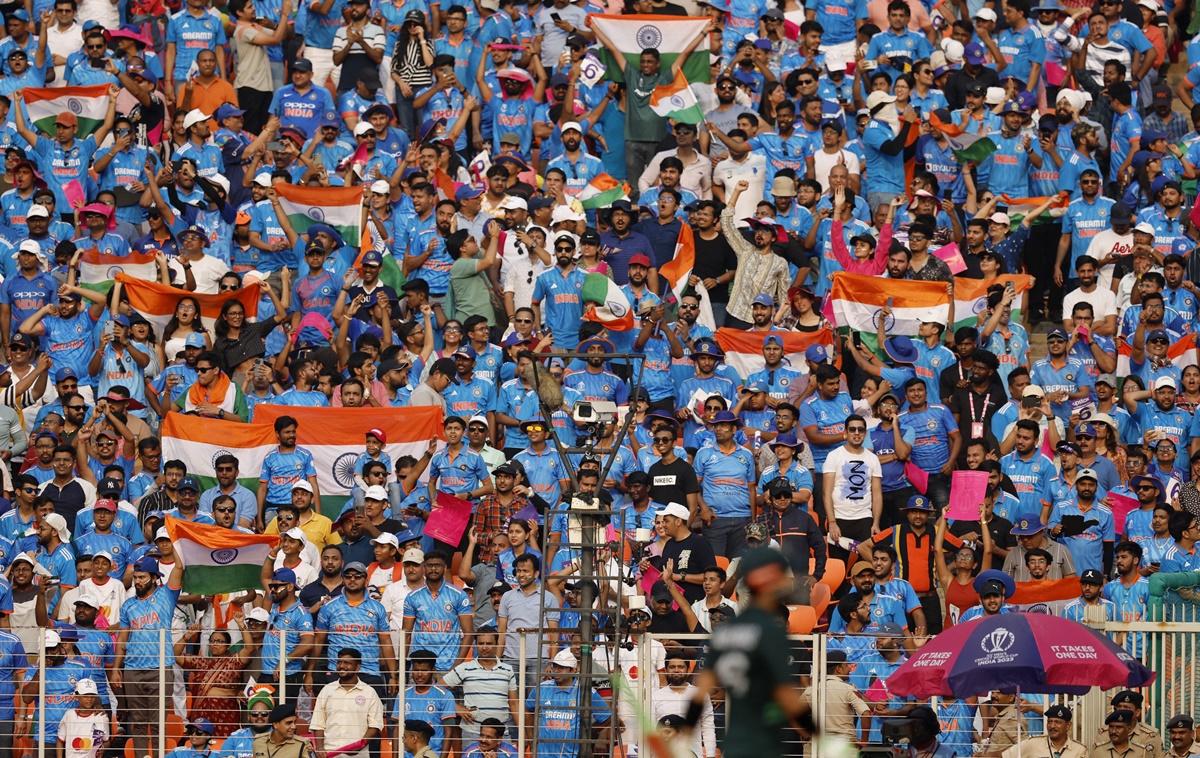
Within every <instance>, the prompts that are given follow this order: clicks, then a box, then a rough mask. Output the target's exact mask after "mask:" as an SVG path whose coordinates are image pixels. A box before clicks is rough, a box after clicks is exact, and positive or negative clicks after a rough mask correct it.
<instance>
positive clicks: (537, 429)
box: [525, 424, 546, 432]
mask: <svg viewBox="0 0 1200 758" xmlns="http://www.w3.org/2000/svg"><path fill="white" fill-rule="evenodd" d="M525 431H527V432H544V431H546V427H544V426H542V425H541V424H530V425H529V426H527V427H525Z"/></svg>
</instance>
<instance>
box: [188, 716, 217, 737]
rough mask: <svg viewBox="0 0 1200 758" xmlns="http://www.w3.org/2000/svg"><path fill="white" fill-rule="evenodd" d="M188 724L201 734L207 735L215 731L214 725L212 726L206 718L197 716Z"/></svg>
mask: <svg viewBox="0 0 1200 758" xmlns="http://www.w3.org/2000/svg"><path fill="white" fill-rule="evenodd" d="M188 726H190V727H193V728H194V729H196V731H198V732H200V733H201V734H207V735H208V736H209V737H211V736H213V735H214V734H216V733H217V729H216V727H214V726H213V723H212V722H211V721H209V720H208V719H206V718H198V719H196V720H195V721H192V722H191V723H190V724H188Z"/></svg>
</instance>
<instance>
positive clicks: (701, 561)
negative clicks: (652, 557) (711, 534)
mask: <svg viewBox="0 0 1200 758" xmlns="http://www.w3.org/2000/svg"><path fill="white" fill-rule="evenodd" d="M658 517H659V518H660V519H661V520H662V524H663V532H664V533H665V534H666V535H667V537H668V538H669V539H668V540H667V542H666V544H665V545H664V546H663V549H662V554H661V555H660V556H659V558H660V559H661V560H662V562H663V567H665V566H666V565H667V564H668V563H671V565H672V566H673V568H674V573H673V574H672V575H671V576H669V577H665V578H666V579H670V580H671V581H673V582H675V583H676V584H678V585H679V587H680V590H681V591H682V592H683V595H684V597H686V598H687V600H688V602H689V603H694V602H696V601H697V600H700V599H702V598H703V597H704V571H705V570H706V569H708V568H709V567H710V566H715V565H717V558H716V555H715V554H714V553H713V549H712V545H711V544H710V543H709V541H708V540H707V539H706V538H705V537H704V536H703V535H701V534H693V533H692V530H691V529H689V528H688V523H689V520H690V516H689V515H688V509H687V508H684V507H683V506H682V505H680V504H679V503H668V504H667V506H666V507H665V508H663V509H662V510H660V511H659V512H658Z"/></svg>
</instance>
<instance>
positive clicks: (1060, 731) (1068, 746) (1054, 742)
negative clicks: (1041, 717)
mask: <svg viewBox="0 0 1200 758" xmlns="http://www.w3.org/2000/svg"><path fill="white" fill-rule="evenodd" d="M1045 715H1046V734H1045V735H1043V736H1040V737H1030V738H1028V739H1025V740H1021V744H1020V745H1019V746H1013V747H1010V748H1008V749H1007V750H1005V751H1004V756H1003V758H1016V756H1017V755H1020V756H1021V758H1087V754H1088V751H1087V748H1086V747H1084V746H1083V744H1082V743H1079V742H1076V741H1075V740H1073V739H1071V709H1070V708H1068V707H1066V706H1065V705H1052V706H1050V707H1049V708H1047V709H1046V714H1045Z"/></svg>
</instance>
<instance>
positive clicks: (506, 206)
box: [500, 195, 529, 211]
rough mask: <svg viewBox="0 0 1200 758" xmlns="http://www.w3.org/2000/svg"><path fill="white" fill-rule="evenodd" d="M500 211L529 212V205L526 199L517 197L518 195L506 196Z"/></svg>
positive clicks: (501, 203) (501, 202)
mask: <svg viewBox="0 0 1200 758" xmlns="http://www.w3.org/2000/svg"><path fill="white" fill-rule="evenodd" d="M500 210H502V211H527V210H529V204H528V203H526V202H525V198H522V197H517V196H516V195H505V197H504V199H503V200H501V201H500Z"/></svg>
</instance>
